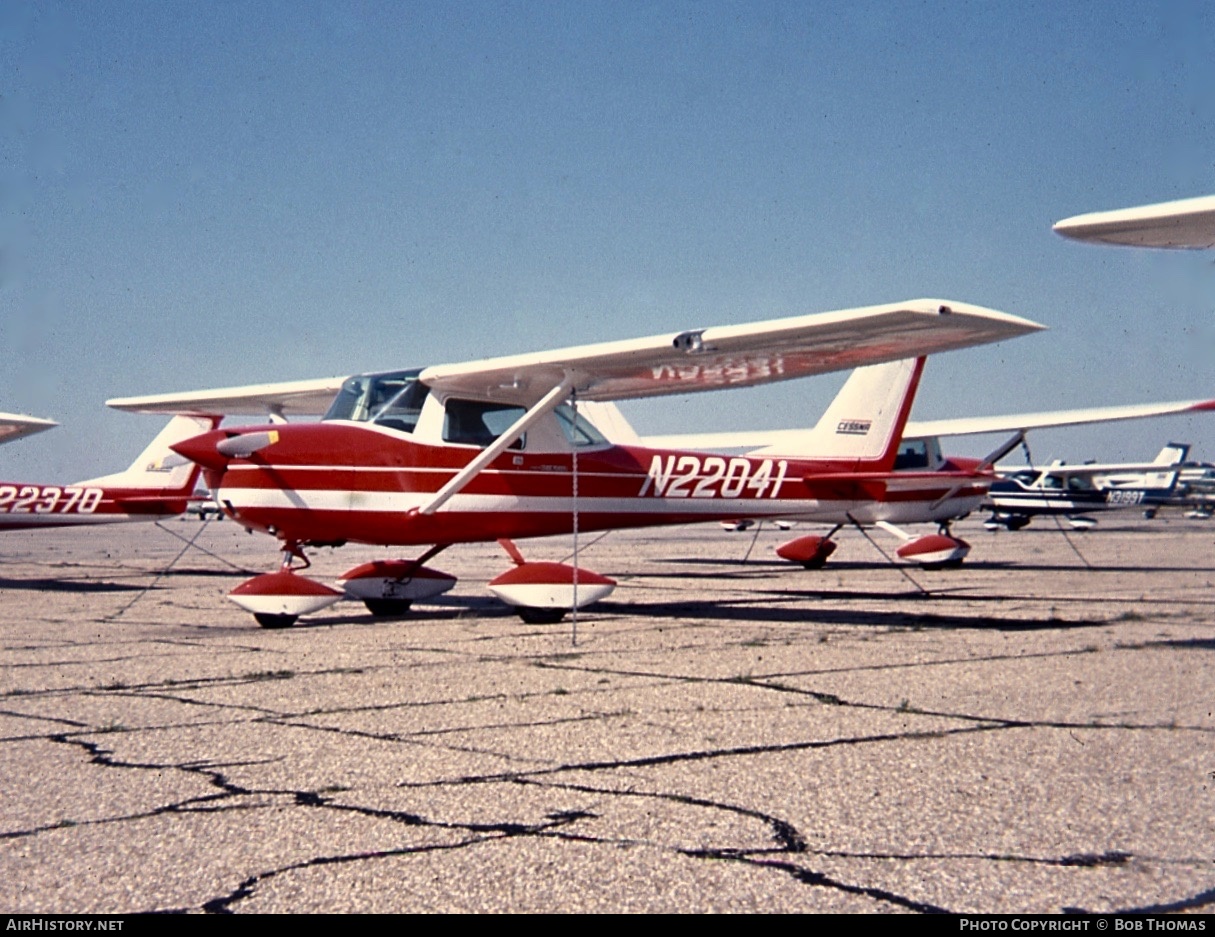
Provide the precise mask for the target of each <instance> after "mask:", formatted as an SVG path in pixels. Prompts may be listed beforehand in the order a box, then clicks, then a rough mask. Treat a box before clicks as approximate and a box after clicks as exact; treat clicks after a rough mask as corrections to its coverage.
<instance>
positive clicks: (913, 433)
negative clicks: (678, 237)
mask: <svg viewBox="0 0 1215 937" xmlns="http://www.w3.org/2000/svg"><path fill="white" fill-rule="evenodd" d="M1202 412H1215V400H1179V401H1175V402H1173V403H1144V404H1128V405H1125V406H1116V407H1090V408H1088V409H1084V410H1054V411H1047V412H1043V413H1013V414H1009V415H1007V416H980V417H960V418H957V419H949V420H908V421H907V426H906V428H905V429H904V430H903V438H904V439H924V438H928V437H932V436H977V435H980V434H983V433H1015V432H1025V431H1027V430H1031V429H1046V428H1049V427H1059V426H1079V425H1082V424H1084V423H1112V422H1116V421H1118V420H1137V419H1143V418H1146V417H1153V416H1170V415H1174V414H1180V413H1202ZM805 435H806V430H804V429H778V430H739V431H736V432H722V433H686V434H675V435H666V436H645V437H643V440H642V441H643V442H644V444H645V445H647V446H654V447H656V448H673V449H759V448H772V449H773V450H774V451H775V450H777V449H788V450H789V451H797V449H796V447H797V445H798V443H799V441H801V440H803V439H804V437H805Z"/></svg>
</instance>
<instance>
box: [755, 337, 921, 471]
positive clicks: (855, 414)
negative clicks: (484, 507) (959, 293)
mask: <svg viewBox="0 0 1215 937" xmlns="http://www.w3.org/2000/svg"><path fill="white" fill-rule="evenodd" d="M924 361H925V359H924V358H915V359H906V360H904V361H892V362H889V363H888V364H875V365H870V366H868V367H864V368H857V369H856V370H855V371H853V372H852V375H851V376H850V377H849V378H848V380H847V381H846V382H845V384H844V386H843V387H842V388H841V389H840V392H839V393H838V394H836V397H835V399H834V400H833V401H832V402H831V405H830V406H829V407H828V408H827V411H826V412H825V413H824V414H823V416H822V418H821V419H820V420H819V421H818V423H817V424H816V425H815V427H814V429H812V430H809V431H807V432H806V433H802V434H799V436H798V439H797V441H796V442H795V443H794V444H793V445H789V444H785V445H782V446H780V454H782V455H794V456H798V457H801V458H810V459H830V460H831V461H838V462H850V463H853V464H854V467H855V468H857V469H858V470H859V469H862V468H863V469H866V470H869V471H889V470H891V469H892V468H893V467H894V460H895V455H896V453H897V451H898V445H899V441H900V440H901V439H902V436H903V428H904V427H905V426H906V425H907V417H908V415H909V414H910V413H911V404H912V401H913V400H914V399H915V392H916V389H917V388H918V387H919V384H920V375H921V374H922V373H923V371H924ZM773 448H775V447H773ZM765 451H766V450H760V452H761V453H763V452H765Z"/></svg>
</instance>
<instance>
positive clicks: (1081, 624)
mask: <svg viewBox="0 0 1215 937" xmlns="http://www.w3.org/2000/svg"><path fill="white" fill-rule="evenodd" d="M820 595H821V596H822V597H826V598H841V597H842V598H849V599H857V598H873V599H874V600H879V599H880V600H881V601H884V602H890V601H892V600H909V601H912V602H914V601H918V600H921V599H925V598H928V599H940V598H943V596H942V595H940V594H933V595H931V596H925V595H924V594H923V593H919V592H910V591H909V592H905V593H888V592H884V593H861V592H850V593H843V594H840V593H822V594H818V593H801V592H798V593H790V592H788V591H785V592H780V593H771V594H766V593H765V594H757V595H756V597H755V599H754V600H751V601H749V600H746V599H743V600H738V601H735V602H723V601H721V600H704V601H696V600H691V601H675V602H647V603H638V602H597V603H595V604H594V605H592V606H590V607H589V608H587V609H584V610H582V611H581V612H579V617H580V618H581V619H583V620H585V621H602V620H604V618H605V617H610V618H615V617H621V618H647V619H668V620H670V619H679V618H691V619H697V620H699V621H714V622H729V623H732V624H755V625H777V624H790V625H807V624H810V625H854V626H860V627H870V628H878V629H900V630H905V629H908V628H914V629H927V628H938V629H972V628H982V629H985V630H988V631H992V630H997V631H1039V630H1060V629H1069V628H1094V627H1100V626H1105V625H1107V624H1109V622H1108V621H1106V620H1104V619H1102V620H1092V619H1067V618H1061V617H1058V616H1057V615H1052V616H1051V617H1048V618H1021V619H1000V618H994V617H992V616H989V615H981V614H973V613H970V614H959V615H953V614H943V613H940V612H926V611H913V610H908V609H895V610H889V609H888V610H873V609H840V608H806V607H804V606H799V607H797V608H790V607H788V606H787V605H786V604H784V603H787V602H792V601H802V600H804V599H806V598H807V597H810V598H815V597H819V596H820ZM958 598H963V597H961V596H959V597H958ZM456 601H457V602H458V604H455V603H454V602H453V604H452V605H451V606H450V607H448V608H442V607H434V606H428V607H424V608H420V609H411V610H410V611H408V612H405V613H403V614H402V615H400V616H398V617H377V616H372V615H367V614H349V615H342V616H340V617H339V616H332V617H323V618H306V619H303V620H302V621H300V622H298V623H297V624H296V625H295V629H294V630H299V629H306V628H328V627H334V626H340V625H381V624H399V625H403V626H408V625H409V624H410V623H411V622H412V623H420V622H423V621H425V622H427V623H432V622H436V621H451V622H456V621H459V620H461V619H468V620H470V621H472V620H481V621H485V620H487V619H500V620H506V621H507V622H509V623H511V624H516V625H517V624H520V623H519V622H518V620H517V619H516V618H515V613H514V611H513V610H512V609H510V608H507V607H506V606H504V605H502V604H501V603H499V602H498V601H497V600H496V599H492V598H485V599H481V598H476V597H472V596H468V597H460V598H459V599H458V600H456ZM570 624H571V622H570V619H569V618H568V617H567V618H566V619H565V620H564V621H562V622H561V623H559V624H555V625H551V626H542V627H546V628H552V629H556V630H560V629H561V628H569V627H570ZM520 626H521V627H526V628H528V629H531V628H534V627H536V626H534V625H520Z"/></svg>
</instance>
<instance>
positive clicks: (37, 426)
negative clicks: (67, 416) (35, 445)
mask: <svg viewBox="0 0 1215 937" xmlns="http://www.w3.org/2000/svg"><path fill="white" fill-rule="evenodd" d="M58 425H59V424H58V423H56V422H55V421H54V420H41V419H39V418H38V417H36V416H23V415H21V414H19V413H0V445H3V444H4V443H6V442H12V441H13V440H15V439H20V438H21V437H22V436H32V435H34V433H41V432H43V431H44V430H48V429H53V428H54V427H56V426H58Z"/></svg>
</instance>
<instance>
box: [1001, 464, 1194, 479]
mask: <svg viewBox="0 0 1215 937" xmlns="http://www.w3.org/2000/svg"><path fill="white" fill-rule="evenodd" d="M1181 464H1182V463H1181V462H1176V463H1173V464H1165V465H1162V464H1160V463H1159V462H1108V463H1105V464H1102V463H1100V462H1084V463H1076V464H1075V465H1068V464H1067V463H1064V462H1059V463H1057V464H1052V465H1028V466H1027V465H1009V466H1004V465H997V466H996V474H997V475H1022V474H1026V473H1028V472H1037V473H1039V474H1041V473H1042V472H1049V473H1050V474H1051V475H1059V476H1062V477H1066V478H1076V477H1084V476H1091V475H1110V474H1112V473H1114V472H1128V473H1129V472H1140V473H1143V472H1171V471H1173V470H1174V469H1176V468H1178V467H1179V466H1180V465H1181Z"/></svg>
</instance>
